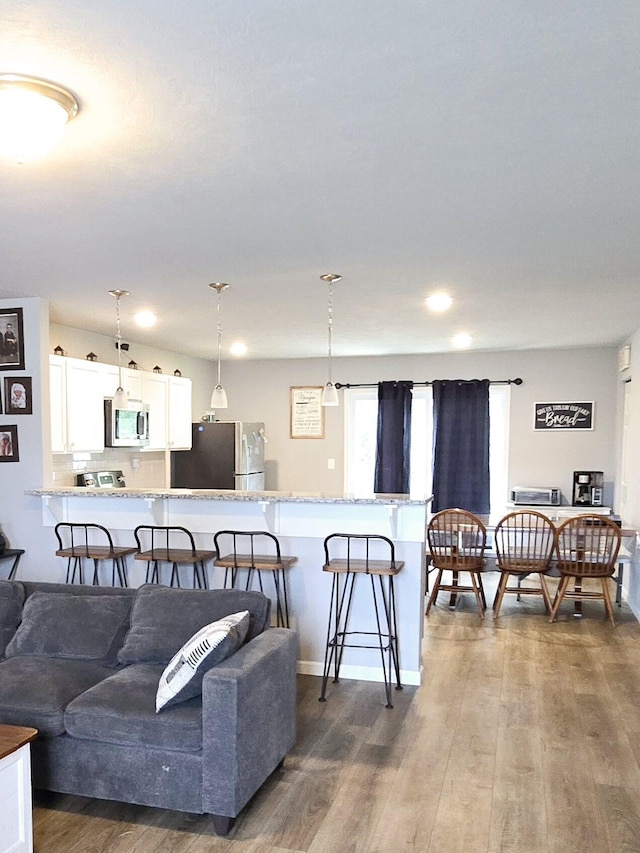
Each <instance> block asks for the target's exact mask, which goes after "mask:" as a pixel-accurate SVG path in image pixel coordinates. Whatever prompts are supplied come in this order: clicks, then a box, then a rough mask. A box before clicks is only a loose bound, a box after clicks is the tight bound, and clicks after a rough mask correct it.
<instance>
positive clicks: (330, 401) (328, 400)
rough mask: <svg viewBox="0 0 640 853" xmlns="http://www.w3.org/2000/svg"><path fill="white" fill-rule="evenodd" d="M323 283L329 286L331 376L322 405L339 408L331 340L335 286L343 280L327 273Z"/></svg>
mask: <svg viewBox="0 0 640 853" xmlns="http://www.w3.org/2000/svg"><path fill="white" fill-rule="evenodd" d="M320 278H321V280H322V281H325V282H327V284H328V285H329V318H328V323H327V334H328V344H329V346H328V362H329V371H328V373H329V376H328V379H327V384H326V385H325V386H324V388H323V389H322V400H321V402H322V405H323V406H337V405H339V403H340V400H339V399H338V389H337V388H336V386H335V385H334V384H333V381H332V377H331V355H332V353H331V343H332V341H331V338H332V334H333V285H334V284H336V283H337V282H338V281H341V280H342V276H341V275H338V274H337V273H326V274H325V275H321V276H320Z"/></svg>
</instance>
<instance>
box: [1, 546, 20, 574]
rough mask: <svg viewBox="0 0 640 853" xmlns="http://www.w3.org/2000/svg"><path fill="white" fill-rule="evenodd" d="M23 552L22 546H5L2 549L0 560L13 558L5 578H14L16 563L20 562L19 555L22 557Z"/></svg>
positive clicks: (16, 569) (16, 568)
mask: <svg viewBox="0 0 640 853" xmlns="http://www.w3.org/2000/svg"><path fill="white" fill-rule="evenodd" d="M23 554H24V548H5V549H4V551H2V552H1V553H0V562H2V561H3V560H13V563H12V564H11V568H10V569H9V576H8V577H7V580H9V581H12V580H13V579H14V578H15V576H16V572H17V571H18V563H19V562H20V557H22V555H23Z"/></svg>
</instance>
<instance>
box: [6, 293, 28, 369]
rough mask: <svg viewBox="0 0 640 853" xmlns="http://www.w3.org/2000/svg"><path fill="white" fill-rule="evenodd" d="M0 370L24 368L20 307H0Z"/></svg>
mask: <svg viewBox="0 0 640 853" xmlns="http://www.w3.org/2000/svg"><path fill="white" fill-rule="evenodd" d="M0 370H24V333H23V330H22V308H0Z"/></svg>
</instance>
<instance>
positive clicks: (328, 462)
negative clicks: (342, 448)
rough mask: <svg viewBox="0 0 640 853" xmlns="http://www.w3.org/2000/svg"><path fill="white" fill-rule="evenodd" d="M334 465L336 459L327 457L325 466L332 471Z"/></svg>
mask: <svg viewBox="0 0 640 853" xmlns="http://www.w3.org/2000/svg"><path fill="white" fill-rule="evenodd" d="M335 467H336V460H335V459H327V468H328V469H329V470H330V471H333V469H334V468H335Z"/></svg>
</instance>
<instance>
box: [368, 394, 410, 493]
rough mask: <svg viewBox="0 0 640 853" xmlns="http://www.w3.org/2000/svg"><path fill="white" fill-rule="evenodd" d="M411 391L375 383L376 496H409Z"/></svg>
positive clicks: (374, 487) (374, 488) (374, 486)
mask: <svg viewBox="0 0 640 853" xmlns="http://www.w3.org/2000/svg"><path fill="white" fill-rule="evenodd" d="M412 388H413V382H379V383H378V443H377V448H376V473H375V479H374V485H373V490H374V492H375V493H376V494H383V493H384V494H395V495H402V494H405V495H406V494H409V473H410V469H409V459H410V452H411V398H412V394H411V389H412Z"/></svg>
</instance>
